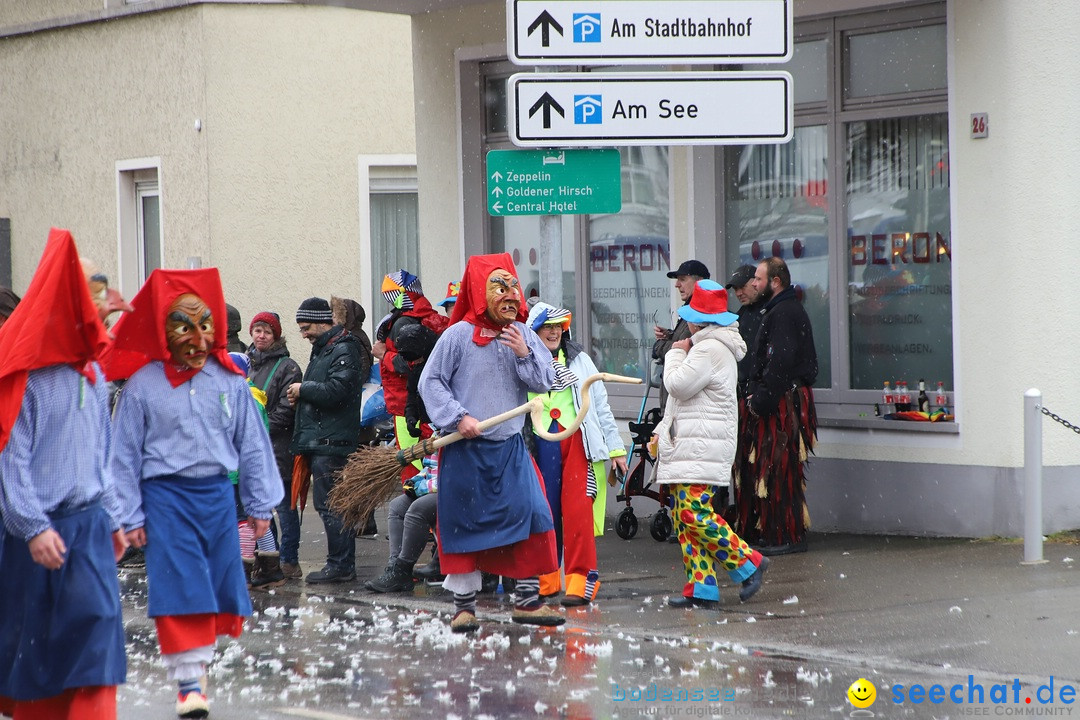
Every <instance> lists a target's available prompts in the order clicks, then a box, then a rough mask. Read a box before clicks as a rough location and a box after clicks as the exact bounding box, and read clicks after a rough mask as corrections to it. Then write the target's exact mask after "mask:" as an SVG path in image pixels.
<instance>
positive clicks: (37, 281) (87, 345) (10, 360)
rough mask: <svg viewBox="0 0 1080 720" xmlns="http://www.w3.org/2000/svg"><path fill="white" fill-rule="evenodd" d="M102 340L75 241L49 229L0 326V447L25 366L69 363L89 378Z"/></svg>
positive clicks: (17, 403) (14, 415)
mask: <svg viewBox="0 0 1080 720" xmlns="http://www.w3.org/2000/svg"><path fill="white" fill-rule="evenodd" d="M108 343H109V336H108V333H107V332H106V331H105V326H104V325H102V324H101V319H100V318H99V317H98V311H97V306H95V305H94V300H93V299H92V298H91V297H90V288H89V286H88V285H87V284H86V277H85V276H84V275H83V269H82V264H81V263H80V262H79V251H78V250H77V249H76V248H75V240H74V239H73V238H72V237H71V233H70V232H68V231H67V230H59V229H57V228H52V229H51V230H50V231H49V239H48V240H47V241H46V243H45V251H44V252H43V253H42V254H41V262H39V263H38V268H37V271H36V272H35V273H34V277H33V279H32V280H31V281H30V287H29V288H27V290H26V294H25V295H24V296H23V299H22V302H20V303H19V305H18V306H17V307H16V308H15V311H14V312H12V313H11V317H9V318H8V319H7V322H5V323H4V326H3V328H0V358H3V361H2V363H0V449H3V448H4V447H5V446H6V445H7V441H8V437H9V436H10V435H11V428H12V427H13V426H14V425H15V421H16V420H17V419H18V417H19V409H20V408H21V407H22V400H23V395H24V394H25V392H26V380H27V377H28V375H29V373H30V371H31V370H37V369H40V368H44V367H49V366H50V365H70V366H71V367H72V368H74V369H75V370H77V371H78V372H80V373H82V375H83V376H84V377H86V378H88V379H89V380H90V382H94V381H95V379H96V378H95V375H94V368H93V366H92V363H93V362H94V361H95V360H98V359H99V358H100V356H101V354H102V352H103V351H104V350H105V347H106V346H107V345H108Z"/></svg>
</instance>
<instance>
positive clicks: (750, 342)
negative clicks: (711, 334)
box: [724, 265, 764, 398]
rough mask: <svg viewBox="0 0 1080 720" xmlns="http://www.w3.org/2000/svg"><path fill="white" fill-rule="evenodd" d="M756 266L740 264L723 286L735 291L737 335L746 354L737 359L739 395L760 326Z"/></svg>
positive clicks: (743, 390) (752, 361)
mask: <svg viewBox="0 0 1080 720" xmlns="http://www.w3.org/2000/svg"><path fill="white" fill-rule="evenodd" d="M755 272H757V268H755V267H754V266H753V265H740V266H739V267H737V268H736V269H735V272H733V273H731V278H730V279H729V280H728V281H727V285H725V286H724V287H725V288H727V289H728V290H731V291H733V292H734V293H735V299H736V300H738V301H739V305H740V307H739V312H738V313H737V314H738V316H739V335H741V336H742V339H743V342H745V343H746V356H745V357H743V359H742V360H740V361H739V388H738V390H739V397H740V398H741V397H743V396H744V395H745V394H746V392H745V391H746V380H747V378H749V376H750V368H751V366H752V365H753V363H754V342H755V341H756V340H757V333H758V328H760V327H761V306H762V305H763V304H764V303H762V302H759V295H760V293H758V291H757V288H755V287H754V273H755Z"/></svg>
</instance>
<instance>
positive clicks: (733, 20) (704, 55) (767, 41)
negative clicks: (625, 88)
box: [506, 0, 794, 66]
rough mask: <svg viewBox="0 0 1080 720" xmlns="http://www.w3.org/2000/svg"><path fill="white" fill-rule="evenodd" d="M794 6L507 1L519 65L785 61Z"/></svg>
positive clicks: (661, 0)
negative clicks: (792, 7)
mask: <svg viewBox="0 0 1080 720" xmlns="http://www.w3.org/2000/svg"><path fill="white" fill-rule="evenodd" d="M793 27H794V24H793V21H792V11H791V0H591V1H590V0H507V3H506V46H507V56H508V57H509V58H510V61H511V62H513V63H515V64H517V65H533V66H535V65H576V64H581V65H633V64H644V65H656V64H663V63H676V64H687V65H689V64H725V63H726V64H730V63H782V62H787V61H788V60H790V59H791V57H792V53H793V50H794V30H793Z"/></svg>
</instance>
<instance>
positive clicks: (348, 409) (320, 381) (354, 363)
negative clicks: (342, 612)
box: [287, 297, 366, 583]
mask: <svg viewBox="0 0 1080 720" xmlns="http://www.w3.org/2000/svg"><path fill="white" fill-rule="evenodd" d="M296 324H297V325H298V326H299V328H300V334H301V335H302V336H303V337H304V339H305V340H307V341H308V342H310V343H311V359H310V360H309V361H308V367H307V372H305V373H304V379H303V381H302V382H297V383H293V384H292V385H290V386H289V389H288V391H287V394H288V398H289V403H290V404H291V405H292V406H293V407H294V408H296V427H295V429H294V430H293V439H292V446H291V447H290V450H291V451H292V453H293V454H294V455H301V456H304V457H305V458H307V460H308V463H309V466H310V470H311V477H312V499H313V501H314V503H315V511H316V512H318V513H319V517H321V518H322V522H323V528H324V529H325V531H326V550H327V552H326V565H325V566H323V569H322V570H318V571H316V572H313V573H309V574H308V576H307V578H305V579H306V581H307V582H309V583H341V582H351V581H353V580H355V579H356V529H355V528H349V527H345V526H344V524H343V523H342V521H341V518H340V517H339V516H338V515H336V514H335V513H333V512H331V511H330V507H329V504H328V502H327V497H328V496H329V494H330V490H331V489H333V487H334V481H335V476H336V475H337V474H338V473H339V472H340V470H341V469H342V468H343V467H345V462H346V460H347V459H348V457H349V455H350V454H351V453H353V452H354V451H355V450H356V446H357V440H358V437H359V433H360V406H361V393H360V389H361V386H362V385H363V382H364V380H365V379H366V378H363V377H361V374H360V371H361V366H362V361H361V357H362V352H361V350H362V345H361V342H360V340H359V339H358V338H357V337H356V336H355V335H353V334H352V333H350V332H349V331H348V330H346V329H345V328H343V327H342V326H341V325H335V324H334V314H333V311H332V310H331V309H330V303H328V302H327V301H326V300H325V299H323V298H320V297H311V298H308V299H307V300H305V301H304V302H302V303H300V308H299V309H298V310H297V311H296ZM294 482H295V480H294ZM293 492H294V493H296V488H294V489H293Z"/></svg>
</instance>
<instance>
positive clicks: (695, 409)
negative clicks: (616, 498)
mask: <svg viewBox="0 0 1080 720" xmlns="http://www.w3.org/2000/svg"><path fill="white" fill-rule="evenodd" d="M692 340H693V346H692V347H691V348H690V352H688V353H687V352H684V351H682V350H677V349H672V350H669V351H668V353H667V355H666V356H665V357H664V387H665V388H667V391H668V398H667V405H666V406H665V408H664V419H663V420H661V421H660V424H659V425H657V426H656V434H657V435H658V440H659V442H658V457H659V461H658V465H657V470H656V479H657V482H658V483H661V484H665V485H672V484H675V483H691V484H706V485H717V486H725V487H726V486H728V485H730V484H731V464H732V463H733V462H734V461H735V443H736V436H737V433H738V426H739V404H738V400H737V399H736V397H735V386H736V385H737V384H738V379H739V369H738V362H739V360H740V359H742V357H743V356H744V355H746V343H745V342H744V341H743V339H742V336H741V335H739V325H738V323H734V324H732V325H729V326H727V327H722V326H720V325H711V324H710V325H705V326H704V327H702V328H701V329H700V330H698V331H697V332H696V333H694V335H693V337H692Z"/></svg>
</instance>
